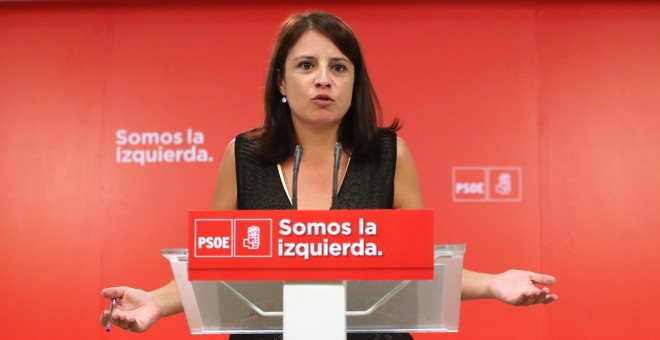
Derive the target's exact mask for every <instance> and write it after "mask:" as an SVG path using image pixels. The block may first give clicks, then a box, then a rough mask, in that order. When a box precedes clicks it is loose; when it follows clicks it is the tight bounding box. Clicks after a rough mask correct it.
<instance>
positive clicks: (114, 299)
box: [105, 298, 117, 332]
mask: <svg viewBox="0 0 660 340" xmlns="http://www.w3.org/2000/svg"><path fill="white" fill-rule="evenodd" d="M115 305H117V298H112V299H110V316H109V317H108V323H106V325H105V331H106V332H110V325H111V324H112V312H114V311H115Z"/></svg>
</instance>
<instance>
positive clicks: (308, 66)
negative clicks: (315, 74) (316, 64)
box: [298, 61, 312, 70]
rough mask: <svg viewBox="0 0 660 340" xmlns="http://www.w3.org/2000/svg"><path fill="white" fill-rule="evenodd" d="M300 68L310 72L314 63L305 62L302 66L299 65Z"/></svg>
mask: <svg viewBox="0 0 660 340" xmlns="http://www.w3.org/2000/svg"><path fill="white" fill-rule="evenodd" d="M298 67H300V68H302V69H303V70H309V69H311V68H312V63H310V62H307V61H303V62H301V63H300V64H298Z"/></svg>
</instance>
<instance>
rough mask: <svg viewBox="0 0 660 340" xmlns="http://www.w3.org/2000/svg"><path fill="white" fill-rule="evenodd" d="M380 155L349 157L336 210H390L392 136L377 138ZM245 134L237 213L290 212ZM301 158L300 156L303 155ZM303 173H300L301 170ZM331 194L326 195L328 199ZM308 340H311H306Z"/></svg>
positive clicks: (253, 338) (264, 337) (249, 339)
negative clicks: (277, 210)
mask: <svg viewBox="0 0 660 340" xmlns="http://www.w3.org/2000/svg"><path fill="white" fill-rule="evenodd" d="M380 139H381V141H380V143H381V153H380V155H378V156H377V157H374V158H373V159H360V158H359V157H351V161H350V163H349V164H348V169H347V170H346V175H345V176H344V181H343V182H342V185H341V188H340V189H339V193H338V194H337V207H338V208H339V209H392V206H393V201H394V170H395V168H396V134H395V133H394V132H389V131H383V132H382V133H381V134H380ZM253 144H254V141H252V140H251V139H250V138H249V137H248V135H247V134H246V133H242V134H240V135H238V136H236V140H235V142H234V145H235V154H236V186H237V188H236V190H237V196H238V197H237V200H238V209H239V210H261V209H280V210H284V209H291V208H292V206H291V202H290V201H289V197H288V196H287V194H286V191H285V190H284V187H283V184H282V180H281V179H280V174H279V171H278V170H277V164H272V163H263V162H261V161H259V160H258V159H257V158H256V157H255V156H254V154H253V153H252V152H251V149H252V145H253ZM303 157H304V155H303ZM301 171H304V170H301ZM330 194H331V193H328V195H330ZM229 339H230V340H281V339H282V335H281V334H232V335H231V336H230V337H229ZM409 339H412V337H411V336H410V334H404V333H383V334H373V333H349V334H348V340H409ZM310 340H311V339H310Z"/></svg>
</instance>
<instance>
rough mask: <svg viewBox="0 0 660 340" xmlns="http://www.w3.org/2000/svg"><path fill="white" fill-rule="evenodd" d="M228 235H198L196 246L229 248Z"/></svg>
mask: <svg viewBox="0 0 660 340" xmlns="http://www.w3.org/2000/svg"><path fill="white" fill-rule="evenodd" d="M229 240H230V238H229V237H228V236H225V237H198V238H197V248H198V249H199V248H206V249H222V248H229Z"/></svg>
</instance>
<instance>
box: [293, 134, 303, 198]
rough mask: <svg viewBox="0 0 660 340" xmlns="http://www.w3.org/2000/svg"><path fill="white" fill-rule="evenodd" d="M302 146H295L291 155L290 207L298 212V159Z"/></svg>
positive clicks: (300, 155)
mask: <svg viewBox="0 0 660 340" xmlns="http://www.w3.org/2000/svg"><path fill="white" fill-rule="evenodd" d="M302 151H303V150H302V146H300V145H296V149H295V151H294V153H293V184H292V189H293V197H291V207H292V209H293V210H298V170H300V157H302Z"/></svg>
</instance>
